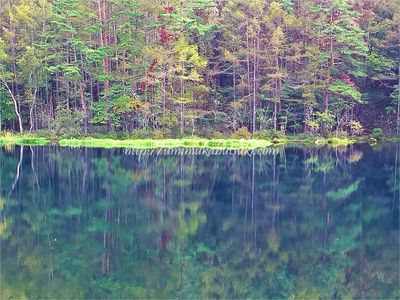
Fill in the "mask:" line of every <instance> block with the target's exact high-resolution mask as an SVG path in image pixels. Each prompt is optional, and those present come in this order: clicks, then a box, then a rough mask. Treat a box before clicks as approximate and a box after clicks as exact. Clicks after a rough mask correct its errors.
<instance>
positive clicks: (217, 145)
mask: <svg viewBox="0 0 400 300" xmlns="http://www.w3.org/2000/svg"><path fill="white" fill-rule="evenodd" d="M382 141H385V142H399V138H387V139H382ZM368 142H371V140H370V139H369V138H368V137H358V138H336V137H332V138H323V137H319V136H288V137H284V138H280V139H250V140H244V139H204V138H196V137H192V138H190V137H188V138H182V139H159V140H157V139H111V138H91V137H77V138H70V139H65V138H64V139H63V138H54V137H52V138H47V137H45V136H34V135H30V134H22V135H21V134H11V133H6V134H2V135H0V145H26V146H43V145H48V144H54V145H59V146H61V147H90V148H107V149H109V148H131V149H153V148H206V149H228V150H229V149H260V148H267V147H274V146H281V145H290V146H296V145H298V146H310V147H319V146H328V147H339V146H346V145H351V144H355V143H368Z"/></svg>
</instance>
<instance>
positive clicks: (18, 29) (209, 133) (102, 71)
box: [0, 0, 400, 138]
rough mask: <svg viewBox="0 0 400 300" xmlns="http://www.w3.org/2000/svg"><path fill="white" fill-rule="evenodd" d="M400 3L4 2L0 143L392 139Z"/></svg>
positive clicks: (398, 83) (399, 82)
mask: <svg viewBox="0 0 400 300" xmlns="http://www.w3.org/2000/svg"><path fill="white" fill-rule="evenodd" d="M399 88H400V2H399V1H393V0H274V1H272V0H253V1H245V0H186V1H181V0H133V1H132V0H93V1H87V0H0V130H1V131H11V132H21V133H22V132H31V133H37V134H44V135H49V136H97V135H106V134H108V135H115V136H118V137H132V138H149V137H153V138H164V137H184V136H201V137H208V138H223V137H228V136H231V135H232V134H234V136H236V137H247V136H253V137H258V138H265V137H267V136H269V135H287V134H309V135H320V136H329V135H332V134H336V136H338V135H340V136H350V135H351V136H357V135H363V134H366V133H369V132H371V131H375V132H377V131H384V132H385V133H386V134H388V135H397V136H398V135H399V132H400V93H399Z"/></svg>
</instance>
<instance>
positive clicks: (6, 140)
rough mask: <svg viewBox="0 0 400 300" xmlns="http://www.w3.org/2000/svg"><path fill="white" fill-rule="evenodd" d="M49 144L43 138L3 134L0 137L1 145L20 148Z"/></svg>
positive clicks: (48, 141)
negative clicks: (18, 146)
mask: <svg viewBox="0 0 400 300" xmlns="http://www.w3.org/2000/svg"><path fill="white" fill-rule="evenodd" d="M49 143H50V140H49V139H47V138H45V137H38V136H33V135H27V134H9V133H7V134H3V135H0V146H1V145H20V146H44V145H47V144H49Z"/></svg>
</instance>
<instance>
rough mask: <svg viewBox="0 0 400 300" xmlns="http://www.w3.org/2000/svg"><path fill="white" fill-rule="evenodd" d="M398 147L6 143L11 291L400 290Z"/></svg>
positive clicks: (4, 269)
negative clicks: (243, 148) (201, 151)
mask: <svg viewBox="0 0 400 300" xmlns="http://www.w3.org/2000/svg"><path fill="white" fill-rule="evenodd" d="M399 187H400V145H396V144H392V145H384V146H381V147H375V148H372V147H370V146H352V147H348V148H341V149H334V150H329V149H325V148H323V149H300V148H288V149H284V150H283V149H281V150H268V151H265V152H264V153H241V154H236V155H218V156H213V155H209V156H207V155H192V154H189V153H186V154H183V155H178V154H176V153H175V154H170V155H166V153H158V154H157V153H152V154H151V153H140V154H139V153H133V152H127V151H124V150H121V149H119V150H100V149H68V148H62V149H61V148H57V147H53V146H49V147H35V148H30V147H9V146H8V147H3V148H0V188H1V190H0V241H1V270H0V276H1V277H0V288H1V294H0V298H1V299H10V298H13V299H20V298H28V299H46V298H47V299H48V298H51V299H71V298H73V299H83V298H85V299H121V298H122V299H128V298H129V299H132V298H184V299H188V298H263V299H267V298H270V299H273V298H274V299H276V298H279V299H282V298H299V299H312V298H315V299H318V298H320V299H327V298H329V299H332V298H335V299H343V298H346V299H351V298H363V299H364V298H374V299H377V298H379V299H396V298H399V200H400V193H399Z"/></svg>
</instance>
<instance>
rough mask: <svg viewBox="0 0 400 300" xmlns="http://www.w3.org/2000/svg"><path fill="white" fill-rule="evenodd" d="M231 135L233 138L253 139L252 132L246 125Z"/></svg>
mask: <svg viewBox="0 0 400 300" xmlns="http://www.w3.org/2000/svg"><path fill="white" fill-rule="evenodd" d="M231 137H232V138H233V139H237V140H241V139H243V140H250V139H251V133H250V132H249V130H248V129H247V128H246V127H241V128H239V129H238V130H236V131H235V132H234V133H232V135H231Z"/></svg>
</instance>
